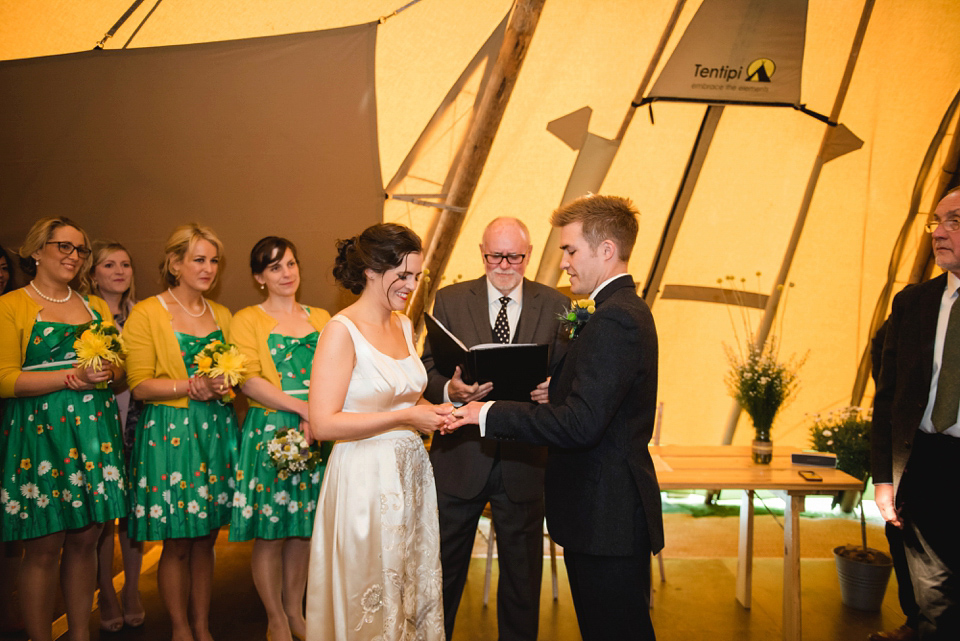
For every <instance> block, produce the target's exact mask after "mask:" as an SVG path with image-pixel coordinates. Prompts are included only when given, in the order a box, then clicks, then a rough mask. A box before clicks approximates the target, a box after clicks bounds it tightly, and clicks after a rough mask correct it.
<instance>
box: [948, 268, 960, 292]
mask: <svg viewBox="0 0 960 641" xmlns="http://www.w3.org/2000/svg"><path fill="white" fill-rule="evenodd" d="M957 288H960V278H957V276H956V275H955V274H954V273H953V272H947V298H953V295H954V294H955V293H956V292H957Z"/></svg>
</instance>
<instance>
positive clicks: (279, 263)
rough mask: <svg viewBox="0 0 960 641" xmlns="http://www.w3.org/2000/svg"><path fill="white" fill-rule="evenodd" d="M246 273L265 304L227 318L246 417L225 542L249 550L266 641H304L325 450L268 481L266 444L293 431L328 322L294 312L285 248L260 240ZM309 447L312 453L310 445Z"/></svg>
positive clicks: (291, 262)
mask: <svg viewBox="0 0 960 641" xmlns="http://www.w3.org/2000/svg"><path fill="white" fill-rule="evenodd" d="M250 270H251V271H252V272H253V277H254V278H255V279H256V281H257V282H258V283H259V284H260V289H261V290H266V293H267V298H266V300H265V301H264V302H263V303H261V304H259V305H254V306H253V307H247V308H246V309H242V310H240V311H239V312H237V314H236V316H234V319H233V323H232V324H231V325H230V334H231V340H232V341H233V342H234V343H236V344H237V346H238V347H240V349H241V351H243V353H244V354H245V355H246V356H247V370H248V374H249V377H248V378H247V379H246V381H244V383H243V387H242V389H243V393H244V394H245V395H246V396H247V397H248V398H249V399H250V410H249V411H248V412H247V417H246V420H245V421H244V424H243V430H241V434H242V442H241V444H240V463H239V464H238V465H237V491H236V494H235V495H234V496H235V499H234V504H233V517H232V519H231V521H230V540H231V541H248V540H250V539H251V538H255V539H256V542H255V543H254V544H253V558H252V569H253V582H254V585H256V586H257V591H258V592H259V593H260V599H261V600H262V601H263V605H264V607H265V608H266V610H267V621H268V631H269V635H270V637H271V638H272V639H273V641H291V635H293V636H296V637H297V638H300V639H302V638H304V637H305V636H306V622H305V621H304V618H303V595H304V592H305V591H306V586H307V560H308V557H309V553H310V535H311V533H312V531H313V519H314V510H315V508H316V505H317V496H318V495H319V494H320V479H321V478H322V477H323V471H324V468H325V467H326V458H327V455H328V454H329V452H330V449H331V448H332V444H330V443H323V444H322V448H321V450H322V454H323V461H324V462H323V463H321V464H319V465H318V466H317V468H315V469H314V470H313V471H312V472H304V473H301V474H294V475H291V476H290V477H289V478H287V479H285V480H284V479H280V478H278V477H277V473H276V469H275V468H274V467H273V465H272V464H271V462H270V457H269V456H268V454H267V443H268V442H269V441H270V440H271V439H272V438H273V437H274V436H276V433H277V430H279V429H282V428H290V429H293V430H301V429H302V430H303V431H304V433H305V434H307V435H309V425H308V423H307V391H308V390H309V387H310V371H311V366H312V364H313V352H314V350H315V349H316V346H317V338H318V337H319V332H320V330H321V329H322V328H323V326H324V324H326V322H327V321H328V320H330V314H328V313H327V312H326V311H324V310H322V309H320V308H317V307H307V306H306V305H301V304H299V303H297V299H296V294H297V289H299V287H300V265H299V262H298V259H297V249H296V247H294V245H293V243H292V242H290V241H289V240H286V239H285V238H277V237H276V236H268V237H267V238H264V239H262V240H261V241H260V242H258V243H257V244H256V245H255V246H254V248H253V251H251V252H250ZM313 447H315V448H316V447H320V445H319V444H315V445H313Z"/></svg>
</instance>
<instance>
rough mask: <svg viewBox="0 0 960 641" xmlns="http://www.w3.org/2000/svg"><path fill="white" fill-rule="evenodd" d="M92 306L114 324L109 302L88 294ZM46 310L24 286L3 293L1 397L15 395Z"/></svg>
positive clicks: (106, 322) (0, 313) (0, 304)
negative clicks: (35, 329)
mask: <svg viewBox="0 0 960 641" xmlns="http://www.w3.org/2000/svg"><path fill="white" fill-rule="evenodd" d="M84 298H86V300H87V304H88V305H89V306H90V308H91V309H93V310H94V311H96V312H97V313H98V314H100V319H101V320H102V321H103V324H104V325H113V314H111V313H110V307H109V306H108V305H107V303H106V301H104V300H103V299H102V298H97V297H96V296H85V297H84ZM41 309H43V308H42V307H41V306H40V305H39V304H38V303H37V302H36V301H35V300H33V299H32V298H30V295H29V294H27V292H26V290H24V289H22V288H21V289H16V290H14V291H12V292H9V293H7V294H4V295H3V296H0V327H2V328H3V331H0V397H3V398H13V396H14V393H13V389H14V386H15V385H16V384H17V379H18V378H20V374H21V371H20V368H21V367H22V366H23V361H24V360H25V359H26V357H27V344H28V343H29V342H30V334H31V333H32V332H33V324H34V323H35V322H36V320H37V314H39V313H40V310H41Z"/></svg>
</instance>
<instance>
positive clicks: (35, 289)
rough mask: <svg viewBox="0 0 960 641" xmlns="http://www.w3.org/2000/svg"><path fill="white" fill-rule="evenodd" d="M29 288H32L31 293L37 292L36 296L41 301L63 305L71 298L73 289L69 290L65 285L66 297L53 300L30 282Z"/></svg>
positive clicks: (68, 286)
mask: <svg viewBox="0 0 960 641" xmlns="http://www.w3.org/2000/svg"><path fill="white" fill-rule="evenodd" d="M30 287H33V291H35V292H37V296H39V297H40V298H42V299H43V300H47V301H50V302H51V303H65V302H67V301H68V300H70V297H71V296H73V289H71V288H70V285H67V295H66V296H64V297H63V298H53V297H52V296H47V295H46V294H44V293H43V292H41V291H40V290H39V289H37V286H36V285H34V284H33V281H32V280H31V281H30Z"/></svg>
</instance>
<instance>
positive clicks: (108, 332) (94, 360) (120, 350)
mask: <svg viewBox="0 0 960 641" xmlns="http://www.w3.org/2000/svg"><path fill="white" fill-rule="evenodd" d="M74 335H75V336H76V338H75V340H74V341H73V350H74V351H75V352H76V354H77V365H79V366H80V367H90V368H92V369H93V370H94V371H96V372H99V371H100V370H102V369H103V368H104V367H106V366H107V363H112V364H114V365H117V366H122V365H123V359H124V357H125V355H126V348H125V347H124V344H123V338H121V336H120V332H118V331H117V328H116V327H114V326H113V325H104V324H103V323H101V322H100V321H98V320H93V321H90V322H89V323H84V324H83V325H81V326H80V327H78V328H77V329H76V331H75V332H74ZM106 388H107V383H106V382H105V381H104V382H102V383H97V389H106Z"/></svg>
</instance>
